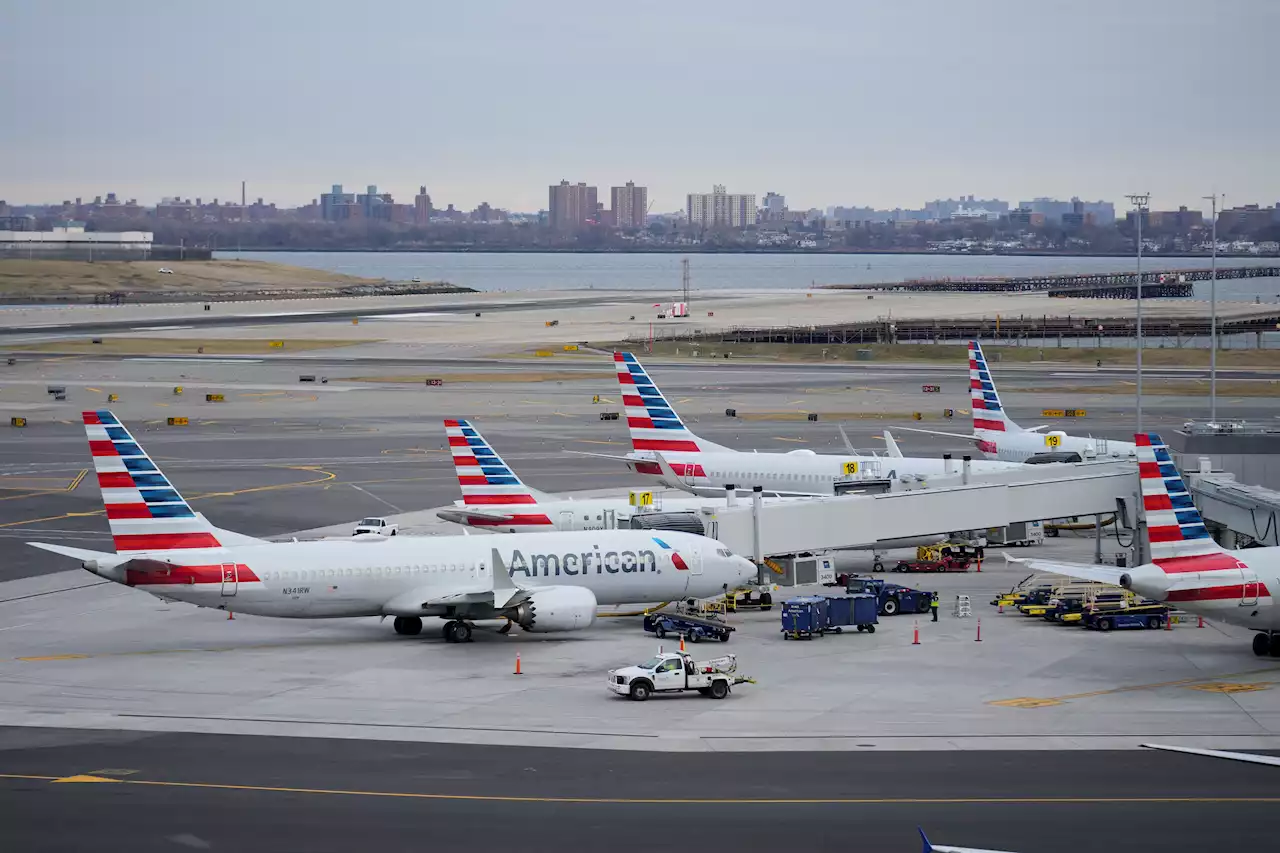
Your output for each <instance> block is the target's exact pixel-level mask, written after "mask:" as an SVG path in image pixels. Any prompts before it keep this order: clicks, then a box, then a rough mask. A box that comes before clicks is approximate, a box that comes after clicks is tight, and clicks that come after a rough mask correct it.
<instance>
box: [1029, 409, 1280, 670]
mask: <svg viewBox="0 0 1280 853" xmlns="http://www.w3.org/2000/svg"><path fill="white" fill-rule="evenodd" d="M1134 444H1135V447H1136V448H1137V455H1138V477H1139V482H1140V484H1141V487H1142V508H1141V510H1140V511H1141V512H1144V513H1145V516H1146V520H1147V538H1148V539H1149V540H1150V543H1151V562H1149V563H1145V564H1143V565H1141V566H1134V567H1133V568H1127V569H1121V568H1117V567H1115V566H1095V565H1086V564H1082V563H1066V562H1058V561H1056V560H1040V559H1028V558H1015V557H1010V556H1008V555H1006V556H1005V559H1007V560H1008V561H1010V562H1014V563H1021V564H1023V565H1025V566H1027V567H1029V568H1031V569H1032V570H1034V571H1037V572H1051V573H1056V574H1063V575H1069V576H1070V577H1074V578H1079V579H1081V580H1091V581H1101V582H1102V583H1109V584H1115V585H1117V586H1121V587H1124V588H1125V589H1130V590H1133V591H1134V592H1136V593H1138V594H1139V595H1142V596H1146V597H1147V598H1150V599H1154V600H1156V601H1162V602H1167V603H1169V604H1172V605H1176V606H1178V607H1180V608H1182V609H1183V610H1186V611H1187V612H1189V613H1196V614H1200V615H1203V616H1205V617H1206V618H1213V619H1221V620H1222V621H1223V622H1228V623H1230V624H1233V625H1239V626H1240V627H1242V628H1248V629H1250V630H1253V631H1257V632H1258V633H1257V634H1255V635H1254V638H1253V653H1254V654H1256V655H1258V656H1259V657H1263V656H1266V655H1270V656H1271V657H1280V609H1278V608H1276V607H1275V606H1274V605H1275V599H1274V592H1273V590H1277V589H1280V548H1275V547H1272V548H1249V549H1246V550H1241V551H1228V550H1226V549H1225V548H1223V547H1222V546H1220V545H1219V544H1218V543H1217V542H1214V541H1213V539H1212V538H1211V537H1210V536H1209V531H1208V530H1207V529H1205V526H1204V520H1203V519H1202V518H1201V517H1200V511H1199V510H1197V509H1196V506H1195V504H1194V503H1192V502H1191V495H1189V494H1188V493H1187V488H1186V486H1185V485H1184V484H1183V482H1182V477H1181V476H1180V475H1179V474H1178V469H1177V468H1175V467H1174V464H1173V457H1172V456H1171V455H1170V454H1169V447H1168V446H1167V445H1166V444H1165V443H1164V441H1163V440H1161V438H1160V436H1159V435H1157V434H1156V433H1136V434H1135V435H1134Z"/></svg>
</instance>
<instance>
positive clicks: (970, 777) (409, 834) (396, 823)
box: [0, 706, 1277, 853]
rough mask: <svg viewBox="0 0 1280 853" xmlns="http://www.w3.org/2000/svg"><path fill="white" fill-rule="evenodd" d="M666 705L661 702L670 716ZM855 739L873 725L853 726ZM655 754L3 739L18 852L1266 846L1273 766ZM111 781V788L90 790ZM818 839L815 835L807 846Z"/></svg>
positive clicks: (5, 832)
mask: <svg viewBox="0 0 1280 853" xmlns="http://www.w3.org/2000/svg"><path fill="white" fill-rule="evenodd" d="M655 707H656V706H655ZM851 724H853V725H857V721H851ZM796 759H797V756H796V755H795V754H790V753H723V754H713V755H704V756H699V757H698V758H697V760H689V759H669V758H663V757H660V756H654V755H652V754H649V753H645V752H595V751H588V750H551V749H539V748H533V747H525V746H502V747H492V746H453V745H442V744H413V743H378V742H370V741H334V740H323V739H313V738H273V737H255V738H241V737H227V736H219V735H174V734H139V733H134V732H92V731H76V730H56V729H40V730H34V729H0V761H3V762H4V767H3V774H2V775H0V805H8V806H11V807H9V808H5V810H4V818H5V819H4V822H3V824H0V841H4V842H5V846H6V849H10V850H41V851H63V850H67V851H71V850H83V849H84V846H85V843H86V839H92V840H93V843H94V844H95V845H97V846H100V847H103V848H104V849H109V850H131V851H139V853H151V851H163V853H169V851H174V850H184V849H185V850H191V849H194V850H237V851H272V853H275V851H281V850H306V851H317V853H327V852H328V851H351V850H364V849H368V848H369V846H370V845H371V844H375V843H376V844H378V845H380V846H383V845H386V846H394V847H395V848H397V849H416V848H417V847H420V846H422V844H424V843H425V839H429V840H430V841H429V843H431V844H432V845H433V846H448V847H451V848H460V847H463V846H466V847H474V846H476V845H477V844H484V843H488V844H498V845H501V846H504V847H518V848H519V849H521V850H530V851H563V850H597V849H601V848H603V847H606V846H607V847H608V849H610V850H623V851H634V850H652V849H653V848H654V846H655V845H656V844H663V843H670V841H667V840H665V838H660V837H669V836H675V837H676V838H677V839H680V840H681V841H683V840H685V839H690V840H696V843H697V844H698V846H699V847H702V848H705V849H709V850H733V849H738V850H754V849H779V850H788V849H795V848H796V847H799V846H803V847H804V848H808V849H815V850H835V849H847V848H848V849H858V850H875V851H904V853H905V851H913V853H914V851H918V850H919V849H920V841H919V836H918V835H917V830H916V827H917V826H919V827H923V828H924V829H925V830H926V831H927V832H928V834H929V837H930V839H931V840H932V841H933V842H934V843H938V844H941V843H950V844H966V845H982V846H983V847H987V848H997V849H1002V850H1022V851H1036V853H1071V851H1076V850H1079V849H1080V846H1081V843H1082V842H1084V841H1085V840H1086V839H1087V840H1091V841H1097V842H1099V843H1101V842H1103V841H1105V843H1107V844H1110V845H1113V846H1115V847H1116V848H1118V849H1134V850H1161V851H1169V850H1173V851H1180V850H1204V849H1213V848H1222V847H1226V848H1228V849H1232V850H1265V849H1269V847H1270V846H1271V840H1272V838H1273V837H1274V827H1275V820H1274V814H1275V806H1276V802H1277V798H1276V796H1275V794H1276V785H1275V782H1274V773H1275V768H1272V767H1259V766H1254V765H1246V764H1238V763H1235V762H1217V761H1213V760H1211V759H1206V758H1197V757H1194V756H1187V755H1172V754H1168V753H1159V754H1157V753H1147V752H1135V753H1126V754H1124V755H1123V756H1119V757H1118V756H1117V755H1116V754H1114V753H1107V752H1083V751H1082V752H1065V753H1042V754H1040V755H1039V756H1035V757H1028V756H1022V755H1018V754H1016V753H1008V752H1001V753H877V752H867V753H864V754H859V755H850V754H849V753H822V752H814V753H807V754H806V755H804V756H803V761H797V760H796ZM89 780H103V781H89ZM798 836H799V838H798Z"/></svg>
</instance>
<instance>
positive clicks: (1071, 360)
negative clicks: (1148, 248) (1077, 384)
mask: <svg viewBox="0 0 1280 853" xmlns="http://www.w3.org/2000/svg"><path fill="white" fill-rule="evenodd" d="M598 346H599V347H600V348H602V349H609V348H613V347H619V348H626V347H627V346H630V347H636V348H637V349H639V347H637V345H636V344H635V343H634V342H633V343H631V344H608V343H603V344H598ZM695 349H696V350H697V351H698V355H699V357H700V358H712V357H714V358H720V357H721V356H723V354H724V353H726V352H727V353H732V356H733V358H735V359H761V360H770V361H788V362H820V361H828V362H830V361H856V360H857V359H858V351H859V350H870V351H871V360H872V361H879V362H923V363H936V362H950V363H958V362H963V361H964V360H965V358H966V352H967V346H966V345H965V344H847V345H844V346H827V347H824V346H822V345H821V344H738V343H726V344H719V343H702V344H699V345H697V346H694V345H692V344H690V343H689V342H688V341H681V342H679V343H675V342H672V341H655V342H654V345H653V351H654V354H655V355H660V356H664V357H681V358H683V357H690V358H692V354H693V352H694V350H695ZM982 349H983V352H984V353H985V354H986V356H987V359H988V361H991V362H993V363H1001V362H1003V363H1008V364H1032V363H1045V362H1047V363H1053V364H1074V365H1095V364H1097V362H1098V360H1101V361H1102V364H1103V366H1109V367H1117V366H1125V365H1132V364H1134V362H1135V360H1136V359H1135V353H1134V351H1133V350H1132V349H1119V348H1113V347H1101V348H1093V347H1089V348H1083V349H1079V348H1068V347H1063V348H1061V349H1059V348H1058V347H1056V346H1055V347H1043V348H1040V347H1030V346H1026V347H1015V346H985V345H984V346H983V348H982ZM824 350H825V351H826V352H825V356H824V353H823V351H824ZM1142 364H1143V366H1144V367H1208V366H1209V351H1208V350H1207V349H1173V348H1168V347H1166V348H1163V349H1161V348H1154V349H1152V348H1147V349H1143V351H1142ZM1218 366H1219V367H1274V368H1277V369H1280V350H1219V351H1218Z"/></svg>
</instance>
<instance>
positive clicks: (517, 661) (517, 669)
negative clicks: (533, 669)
mask: <svg viewBox="0 0 1280 853" xmlns="http://www.w3.org/2000/svg"><path fill="white" fill-rule="evenodd" d="M514 674H515V675H524V673H523V672H521V671H520V653H519V652H516V671H515V673H514Z"/></svg>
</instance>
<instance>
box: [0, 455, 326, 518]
mask: <svg viewBox="0 0 1280 853" xmlns="http://www.w3.org/2000/svg"><path fill="white" fill-rule="evenodd" d="M264 467H268V468H270V467H275V466H270V465H268V466H264ZM282 467H284V468H288V469H289V470H292V471H307V472H308V473H315V472H319V473H322V474H324V475H325V476H323V477H319V478H316V479H314V480H303V481H301V482H298V483H273V484H271V485H267V486H253V487H251V488H247V489H236V490H234V491H228V492H205V493H204V494H199V495H192V496H191V497H188V498H187V501H188V502H191V501H198V500H204V499H205V498H229V497H235V496H237V495H247V494H252V493H256V492H267V491H275V490H278V489H296V488H304V487H307V486H318V485H320V484H321V483H327V482H329V481H331V480H335V479H337V477H338V475H337V474H335V473H333V472H332V471H325V470H323V469H321V468H318V467H309V466H306V467H304V466H297V465H285V466H282ZM105 512H106V510H102V509H96V510H89V511H87V512H65V513H62V514H61V515H49V516H44V517H43V518H28V519H23V520H21V521H8V522H4V523H3V524H0V528H5V527H23V526H26V525H28V524H38V523H39V522H42V521H61V520H62V519H65V518H90V517H92V516H95V515H103V514H105Z"/></svg>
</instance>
